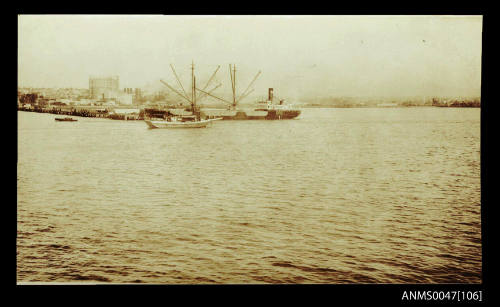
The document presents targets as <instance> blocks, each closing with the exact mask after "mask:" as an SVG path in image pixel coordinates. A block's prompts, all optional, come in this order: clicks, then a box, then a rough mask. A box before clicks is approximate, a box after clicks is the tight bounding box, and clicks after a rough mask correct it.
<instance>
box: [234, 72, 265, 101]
mask: <svg viewBox="0 0 500 307" xmlns="http://www.w3.org/2000/svg"><path fill="white" fill-rule="evenodd" d="M260 73H261V71H260V70H259V72H258V73H257V75H255V77H254V78H253V80H252V82H250V84H248V87H247V89H246V90H245V91H243V93H242V94H241V95H240V97H238V98H237V99H236V102H239V101H240V100H241V99H243V97H245V96H246V95H248V94H250V93H247V91H248V89H249V88H250V87H251V86H252V84H253V83H254V82H255V80H257V78H258V77H259V76H260Z"/></svg>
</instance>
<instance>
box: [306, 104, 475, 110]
mask: <svg viewBox="0 0 500 307" xmlns="http://www.w3.org/2000/svg"><path fill="white" fill-rule="evenodd" d="M300 108H304V109H321V108H325V109H353V108H358V109H361V108H364V109H366V108H372V109H373V108H376V109H388V108H392V109H395V108H459V109H462V108H476V109H480V108H481V106H463V107H461V106H328V105H324V106H311V105H309V106H308V105H305V106H300Z"/></svg>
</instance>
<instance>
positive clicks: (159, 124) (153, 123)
mask: <svg viewBox="0 0 500 307" xmlns="http://www.w3.org/2000/svg"><path fill="white" fill-rule="evenodd" d="M215 120H218V119H209V120H201V121H192V122H169V121H163V120H144V121H145V122H146V124H147V125H148V127H149V128H151V129H157V128H159V129H162V128H173V129H175V128H177V129H178V128H205V127H207V125H208V124H210V123H211V122H213V121H215Z"/></svg>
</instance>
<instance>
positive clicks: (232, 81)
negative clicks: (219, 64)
mask: <svg viewBox="0 0 500 307" xmlns="http://www.w3.org/2000/svg"><path fill="white" fill-rule="evenodd" d="M229 74H230V75H231V87H232V89H233V100H234V96H235V93H234V78H233V71H232V70H231V64H229ZM232 103H234V101H233V102H232Z"/></svg>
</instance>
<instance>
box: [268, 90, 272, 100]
mask: <svg viewBox="0 0 500 307" xmlns="http://www.w3.org/2000/svg"><path fill="white" fill-rule="evenodd" d="M267 100H269V101H273V89H272V88H269V96H268V99H267Z"/></svg>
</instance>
